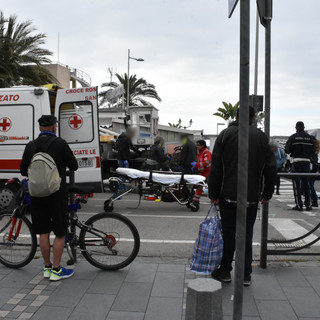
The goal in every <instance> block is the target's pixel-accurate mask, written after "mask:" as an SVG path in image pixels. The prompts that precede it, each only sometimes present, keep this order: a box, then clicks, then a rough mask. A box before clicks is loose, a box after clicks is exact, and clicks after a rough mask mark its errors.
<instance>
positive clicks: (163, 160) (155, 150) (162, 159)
mask: <svg viewBox="0 0 320 320" xmlns="http://www.w3.org/2000/svg"><path fill="white" fill-rule="evenodd" d="M148 159H150V160H153V161H156V162H158V164H159V169H163V170H165V171H168V170H169V164H168V158H167V156H166V155H165V154H164V150H163V148H162V147H160V146H159V145H155V144H154V145H152V146H151V147H150V152H149V157H148Z"/></svg>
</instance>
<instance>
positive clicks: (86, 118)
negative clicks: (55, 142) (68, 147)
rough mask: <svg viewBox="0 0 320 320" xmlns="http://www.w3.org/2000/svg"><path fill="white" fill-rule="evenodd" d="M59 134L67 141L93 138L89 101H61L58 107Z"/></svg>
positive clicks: (75, 141) (79, 141)
mask: <svg viewBox="0 0 320 320" xmlns="http://www.w3.org/2000/svg"><path fill="white" fill-rule="evenodd" d="M59 135H60V137H61V138H63V139H65V140H66V141H67V142H68V143H84V142H91V141H92V140H93V114H92V104H91V102H90V101H81V102H68V103H62V104H61V105H60V109H59Z"/></svg>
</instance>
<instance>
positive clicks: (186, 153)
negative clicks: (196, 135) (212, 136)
mask: <svg viewBox="0 0 320 320" xmlns="http://www.w3.org/2000/svg"><path fill="white" fill-rule="evenodd" d="M181 141H182V150H181V153H180V163H179V171H183V172H184V173H185V174H192V173H193V168H194V167H195V165H196V164H197V153H198V150H197V147H196V145H195V144H194V143H193V142H192V141H191V140H189V136H188V135H187V134H183V135H182V136H181Z"/></svg>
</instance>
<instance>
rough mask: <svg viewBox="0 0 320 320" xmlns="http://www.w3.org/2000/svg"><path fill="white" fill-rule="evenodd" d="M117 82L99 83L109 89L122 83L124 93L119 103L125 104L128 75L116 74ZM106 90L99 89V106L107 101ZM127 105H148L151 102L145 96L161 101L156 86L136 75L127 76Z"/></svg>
mask: <svg viewBox="0 0 320 320" xmlns="http://www.w3.org/2000/svg"><path fill="white" fill-rule="evenodd" d="M116 77H117V78H118V81H119V83H117V82H106V83H103V84H102V85H101V87H103V88H104V87H107V88H109V89H114V88H117V87H118V86H119V85H120V84H121V85H123V87H124V90H125V93H124V95H123V100H122V103H121V104H124V105H127V83H128V75H127V74H126V73H125V74H124V75H123V76H122V75H120V74H118V73H117V74H116ZM107 91H108V90H105V91H101V92H100V94H99V97H100V98H101V99H100V106H101V105H103V104H104V103H105V102H106V101H107ZM129 93H130V94H129V97H130V100H129V106H149V105H151V103H150V102H149V101H147V100H145V98H152V99H156V100H158V101H159V102H161V98H160V97H159V95H158V93H157V91H156V87H155V85H153V84H150V83H148V82H147V81H146V80H145V79H143V78H140V79H137V76H136V75H132V76H130V78H129Z"/></svg>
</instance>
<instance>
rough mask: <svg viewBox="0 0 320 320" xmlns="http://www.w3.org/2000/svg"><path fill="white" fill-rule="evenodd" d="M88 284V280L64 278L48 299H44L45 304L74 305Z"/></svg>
mask: <svg viewBox="0 0 320 320" xmlns="http://www.w3.org/2000/svg"><path fill="white" fill-rule="evenodd" d="M61 283H62V282H61ZM90 284H91V281H90V280H76V279H72V278H70V279H66V280H64V281H63V283H62V285H61V286H59V287H58V288H57V289H56V290H55V291H54V292H53V294H52V295H51V296H50V299H48V300H47V301H45V305H48V306H60V307H76V305H77V304H78V303H79V301H80V300H81V298H82V296H83V295H84V293H85V292H86V290H87V289H88V287H89V286H90Z"/></svg>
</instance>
